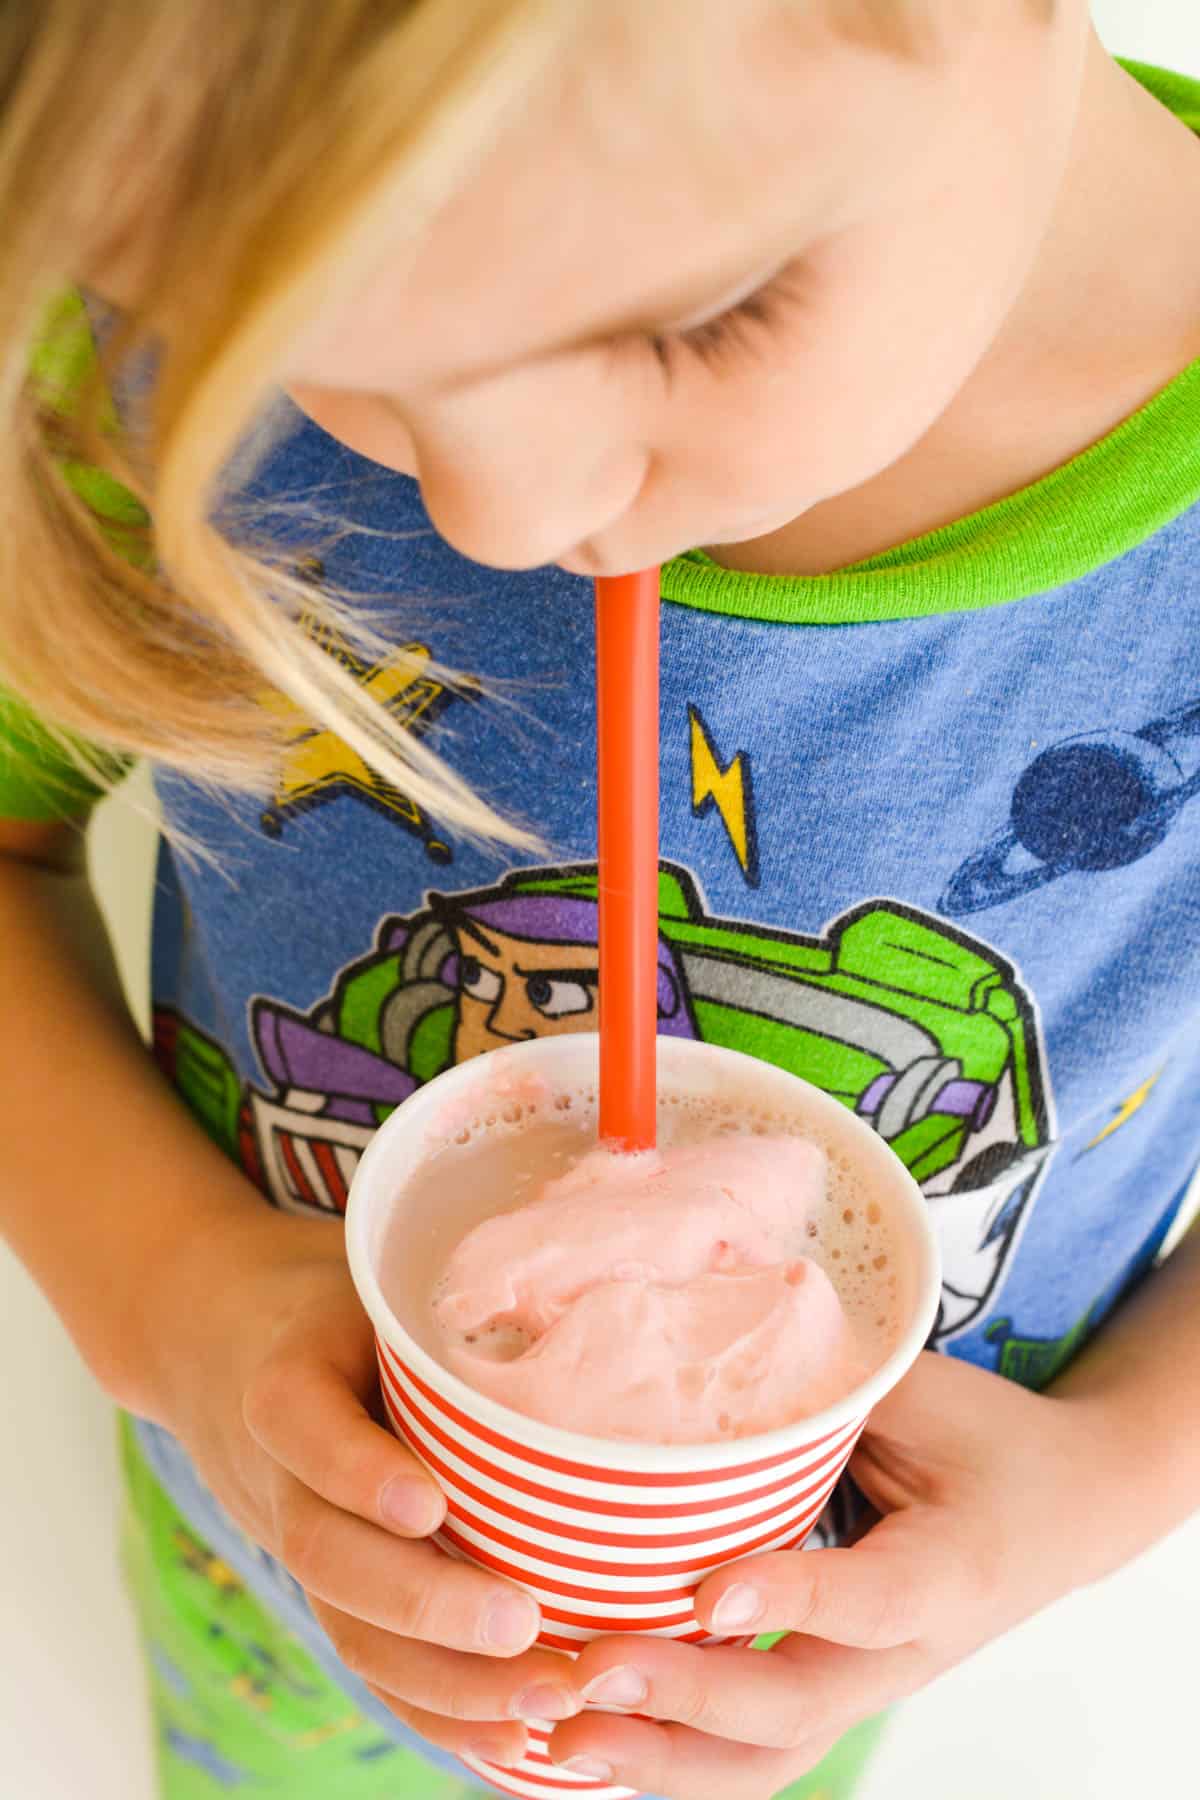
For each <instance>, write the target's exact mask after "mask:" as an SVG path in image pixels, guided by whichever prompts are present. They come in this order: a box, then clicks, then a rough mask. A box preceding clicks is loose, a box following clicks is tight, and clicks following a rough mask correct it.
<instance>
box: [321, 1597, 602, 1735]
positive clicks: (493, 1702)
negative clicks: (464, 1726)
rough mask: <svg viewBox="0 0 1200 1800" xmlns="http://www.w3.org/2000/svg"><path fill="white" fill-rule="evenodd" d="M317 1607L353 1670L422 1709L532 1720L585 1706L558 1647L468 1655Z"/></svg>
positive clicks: (461, 1715) (464, 1716)
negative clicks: (509, 1654)
mask: <svg viewBox="0 0 1200 1800" xmlns="http://www.w3.org/2000/svg"><path fill="white" fill-rule="evenodd" d="M312 1609H313V1612H314V1613H315V1615H316V1617H317V1619H318V1620H319V1621H320V1623H321V1625H322V1626H323V1628H324V1630H325V1632H326V1634H327V1636H328V1637H329V1639H330V1642H331V1643H332V1644H333V1647H334V1649H335V1650H336V1651H337V1653H338V1655H339V1656H340V1657H341V1659H342V1661H343V1662H344V1663H345V1664H346V1666H347V1668H349V1669H351V1670H352V1671H353V1672H354V1674H355V1675H358V1676H359V1677H360V1678H361V1679H362V1680H363V1681H365V1682H366V1684H367V1685H368V1687H371V1688H378V1689H380V1690H381V1691H382V1692H384V1693H386V1694H387V1695H388V1697H389V1698H390V1699H394V1700H402V1701H404V1702H405V1704H406V1705H408V1706H414V1707H419V1708H420V1709H421V1710H422V1711H423V1712H430V1713H437V1714H438V1715H439V1716H440V1717H442V1718H447V1719H465V1720H479V1719H482V1720H486V1721H489V1722H492V1723H494V1722H495V1721H497V1720H501V1719H521V1720H523V1721H525V1722H528V1721H530V1720H545V1719H551V1720H557V1719H570V1718H573V1717H574V1715H575V1714H576V1713H577V1712H579V1710H580V1709H581V1707H582V1705H583V1697H582V1695H581V1694H580V1693H579V1690H578V1688H577V1686H576V1684H575V1682H574V1679H573V1670H574V1664H573V1663H572V1662H571V1661H570V1660H569V1659H568V1658H567V1657H565V1656H559V1655H557V1654H556V1653H555V1652H554V1651H553V1650H536V1649H535V1650H530V1651H528V1652H526V1654H525V1655H524V1656H519V1657H514V1658H512V1659H511V1660H501V1659H498V1658H496V1657H490V1656H471V1655H464V1654H463V1653H461V1652H459V1651H456V1650H446V1649H443V1648H442V1647H441V1646H440V1645H438V1644H422V1643H418V1642H416V1641H415V1640H414V1639H412V1638H400V1637H396V1636H395V1635H394V1634H393V1633H392V1632H388V1631H380V1630H379V1629H378V1627H377V1626H374V1625H367V1624H364V1622H363V1621H362V1620H361V1619H355V1618H353V1617H351V1615H350V1614H349V1613H344V1612H340V1611H339V1610H338V1608H337V1607H335V1606H329V1605H328V1604H327V1603H326V1602H325V1601H323V1600H314V1601H313V1602H312Z"/></svg>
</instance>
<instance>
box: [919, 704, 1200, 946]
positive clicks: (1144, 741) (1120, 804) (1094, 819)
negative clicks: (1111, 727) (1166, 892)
mask: <svg viewBox="0 0 1200 1800" xmlns="http://www.w3.org/2000/svg"><path fill="white" fill-rule="evenodd" d="M1197 794H1200V703H1193V704H1190V705H1188V706H1185V707H1182V708H1180V709H1179V710H1178V711H1177V712H1173V713H1170V714H1168V715H1167V716H1166V717H1165V718H1162V719H1156V720H1153V721H1152V722H1151V723H1150V724H1149V725H1145V726H1143V727H1142V728H1141V729H1140V730H1138V731H1092V732H1085V733H1083V734H1082V735H1081V736H1079V737H1072V738H1065V739H1063V740H1062V741H1061V742H1060V743H1057V744H1052V745H1051V746H1050V748H1049V749H1046V750H1043V751H1042V753H1041V754H1040V756H1037V757H1035V759H1034V761H1033V762H1031V763H1030V764H1029V766H1028V768H1026V769H1025V770H1024V772H1023V773H1022V774H1021V776H1020V777H1019V779H1018V781H1017V784H1016V786H1015V788H1014V789H1013V797H1012V807H1011V811H1010V815H1009V821H1008V825H1007V827H1006V828H1005V829H1004V830H1003V831H1000V832H998V833H997V834H996V836H995V837H994V838H992V839H991V840H990V841H989V842H988V843H986V844H985V845H984V846H983V848H982V849H981V850H977V851H976V852H975V853H974V854H973V855H971V856H969V857H967V859H966V861H965V862H963V863H961V864H960V865H959V867H958V868H957V869H956V870H955V872H954V874H953V875H952V876H951V878H950V881H949V883H948V885H947V887H946V891H945V893H944V894H943V895H942V898H941V901H940V902H939V904H940V907H941V910H942V911H943V912H945V913H948V914H949V915H950V916H951V917H954V916H956V915H961V914H963V913H971V912H980V911H982V910H983V908H984V907H988V906H1000V905H1002V904H1003V903H1004V902H1005V901H1008V900H1015V899H1018V898H1019V897H1020V896H1021V895H1022V894H1028V893H1032V892H1033V890H1034V889H1036V888H1040V887H1044V886H1045V885H1046V883H1047V882H1050V881H1057V880H1058V878H1059V877H1060V876H1062V875H1069V874H1089V873H1099V872H1101V871H1104V870H1110V869H1120V868H1125V867H1126V866H1127V865H1128V864H1130V863H1134V862H1137V861H1139V859H1140V858H1141V857H1143V856H1148V855H1149V854H1150V852H1151V851H1152V850H1155V849H1157V847H1158V846H1159V844H1161V843H1162V842H1163V840H1164V838H1165V837H1166V836H1167V835H1168V833H1169V832H1170V830H1171V827H1172V826H1173V825H1174V823H1175V820H1176V818H1177V817H1178V815H1179V813H1180V812H1181V810H1182V809H1183V807H1184V806H1186V804H1187V802H1188V801H1189V800H1192V799H1194V798H1195V797H1196V795H1197Z"/></svg>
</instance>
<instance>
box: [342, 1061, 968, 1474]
mask: <svg viewBox="0 0 1200 1800" xmlns="http://www.w3.org/2000/svg"><path fill="white" fill-rule="evenodd" d="M694 1052H702V1053H703V1054H704V1055H705V1057H706V1059H708V1060H709V1061H712V1062H717V1063H724V1064H726V1065H727V1066H729V1067H730V1068H732V1069H735V1070H736V1071H737V1072H738V1073H740V1074H741V1075H742V1076H743V1078H745V1077H746V1076H750V1078H751V1079H753V1080H754V1081H755V1082H756V1083H759V1084H762V1083H763V1082H764V1081H765V1082H766V1083H767V1085H773V1086H775V1087H776V1088H777V1089H778V1088H783V1087H792V1086H799V1087H801V1088H803V1089H804V1091H805V1096H806V1099H805V1105H806V1106H807V1107H809V1108H810V1110H814V1111H816V1112H818V1113H820V1114H823V1115H824V1116H825V1117H827V1118H828V1119H830V1121H831V1123H832V1124H833V1125H834V1127H835V1128H836V1129H839V1130H842V1131H844V1132H846V1134H847V1135H849V1136H850V1137H853V1138H857V1139H858V1140H859V1141H860V1142H861V1143H864V1144H869V1145H870V1146H872V1148H871V1150H870V1152H869V1154H870V1155H871V1157H872V1158H873V1159H874V1160H876V1161H880V1160H882V1159H887V1160H888V1161H889V1162H890V1163H891V1164H892V1165H894V1166H893V1167H892V1168H891V1170H890V1171H889V1172H890V1174H891V1176H892V1178H893V1179H894V1181H895V1182H896V1185H897V1190H898V1192H899V1193H902V1194H903V1195H904V1205H905V1206H906V1207H907V1209H908V1214H909V1221H908V1222H909V1223H910V1224H912V1225H914V1226H915V1231H914V1234H913V1237H914V1245H915V1248H916V1252H917V1257H916V1260H917V1268H916V1273H915V1289H916V1293H915V1298H914V1303H913V1309H912V1316H911V1318H910V1320H909V1322H908V1325H907V1326H906V1327H905V1329H904V1330H903V1331H902V1332H901V1334H900V1337H899V1340H898V1341H897V1343H896V1345H895V1347H894V1348H893V1349H892V1350H891V1352H890V1353H889V1355H888V1356H887V1357H886V1358H885V1360H884V1361H883V1362H882V1363H881V1364H880V1365H879V1367H878V1368H877V1369H875V1370H874V1371H873V1372H872V1374H870V1375H869V1376H868V1377H867V1379H866V1380H865V1381H863V1382H860V1384H859V1385H858V1386H857V1387H855V1388H852V1389H851V1390H850V1391H849V1393H848V1394H845V1395H843V1397H842V1398H841V1399H840V1400H838V1401H835V1402H834V1403H833V1405H831V1406H827V1407H825V1408H823V1409H822V1410H821V1411H820V1412H817V1413H809V1414H807V1415H806V1416H805V1417H803V1418H801V1419H795V1420H793V1421H792V1422H791V1423H790V1424H787V1425H778V1426H775V1427H774V1428H773V1429H772V1430H771V1431H763V1432H756V1433H754V1434H752V1435H748V1436H745V1437H737V1438H728V1439H724V1438H723V1439H719V1440H716V1441H709V1442H702V1443H670V1444H660V1443H654V1442H649V1441H646V1440H644V1439H639V1438H617V1437H595V1436H591V1435H589V1434H587V1433H584V1432H578V1431H571V1430H569V1429H568V1428H566V1427H565V1426H560V1425H551V1424H549V1423H548V1422H547V1421H545V1420H543V1419H537V1418H534V1417H533V1416H532V1415H530V1414H529V1413H523V1412H518V1411H516V1410H515V1409H514V1408H512V1407H509V1406H505V1405H503V1403H502V1402H501V1401H499V1400H493V1399H492V1398H491V1396H490V1395H487V1394H481V1393H480V1392H479V1390H478V1389H477V1388H473V1387H472V1386H471V1385H470V1383H469V1382H467V1381H464V1380H463V1379H462V1378H461V1376H458V1375H456V1374H454V1372H453V1371H452V1370H450V1369H448V1368H446V1366H445V1365H444V1364H443V1363H440V1362H439V1361H438V1360H437V1358H436V1357H434V1356H432V1355H431V1354H430V1352H429V1351H427V1350H426V1349H425V1348H424V1347H423V1346H422V1345H421V1344H419V1343H418V1342H417V1340H416V1339H415V1338H414V1337H413V1336H412V1334H411V1333H410V1332H409V1331H408V1330H407V1328H406V1327H405V1326H404V1324H403V1323H402V1322H401V1320H400V1319H398V1318H397V1316H396V1314H395V1313H394V1312H393V1311H392V1309H391V1307H390V1306H389V1305H388V1303H387V1300H386V1299H385V1298H384V1295H383V1291H382V1289H381V1287H380V1285H379V1282H378V1280H377V1279H376V1275H375V1270H374V1268H373V1266H372V1259H371V1252H370V1248H369V1241H368V1240H369V1232H370V1224H371V1219H372V1216H373V1211H374V1206H373V1202H376V1196H377V1191H378V1188H379V1186H380V1184H381V1183H383V1182H385V1181H386V1180H387V1168H388V1164H389V1162H390V1161H391V1160H392V1159H393V1157H394V1154H395V1152H394V1145H395V1142H396V1140H397V1139H398V1138H400V1137H402V1136H404V1135H405V1134H407V1133H409V1132H411V1131H412V1130H413V1128H414V1126H415V1125H418V1123H419V1115H420V1114H421V1113H423V1112H424V1111H426V1110H427V1109H428V1108H429V1107H432V1106H434V1105H436V1104H443V1103H444V1102H445V1101H446V1100H447V1099H449V1098H451V1097H452V1096H453V1095H454V1094H456V1093H458V1092H459V1090H462V1089H469V1088H470V1087H471V1086H472V1085H473V1084H475V1083H477V1082H479V1081H480V1080H481V1079H482V1080H484V1081H486V1079H487V1070H488V1068H489V1066H490V1067H491V1068H492V1069H494V1068H495V1066H496V1062H495V1061H494V1060H493V1059H496V1060H499V1059H504V1062H505V1064H506V1066H508V1065H512V1064H519V1065H526V1064H533V1065H535V1066H536V1065H538V1064H541V1063H544V1062H548V1063H550V1064H551V1067H552V1068H554V1067H557V1069H558V1071H559V1073H560V1075H561V1073H562V1064H563V1062H564V1060H567V1061H575V1062H578V1061H582V1060H583V1059H584V1057H585V1056H589V1057H590V1060H591V1062H592V1064H593V1074H592V1076H591V1077H590V1078H591V1079H594V1069H595V1067H596V1066H598V1058H599V1037H598V1035H597V1033H595V1032H570V1033H567V1034H564V1035H563V1036H559V1037H544V1038H532V1039H529V1040H527V1041H526V1042H524V1043H520V1044H513V1045H511V1046H505V1047H504V1048H502V1049H498V1050H490V1051H485V1052H483V1053H482V1054H481V1055H479V1056H476V1057H473V1058H472V1059H471V1060H470V1061H469V1062H465V1063H459V1064H457V1065H455V1066H454V1067H452V1068H449V1069H445V1070H443V1071H442V1073H441V1074H440V1075H436V1076H434V1077H433V1078H432V1079H431V1080H430V1081H428V1082H426V1083H425V1084H424V1085H423V1086H421V1087H419V1088H417V1089H416V1090H415V1091H414V1092H413V1093H412V1094H410V1095H409V1096H408V1098H407V1099H406V1100H404V1101H402V1102H401V1104H400V1105H399V1106H398V1107H396V1109H395V1111H394V1112H392V1113H391V1114H390V1115H389V1116H388V1118H387V1119H385V1120H384V1122H383V1124H382V1125H381V1126H380V1127H379V1129H378V1130H377V1131H376V1133H375V1135H374V1136H373V1137H372V1139H371V1141H370V1142H369V1143H368V1145H367V1147H366V1149H365V1150H364V1151H363V1154H362V1156H361V1158H360V1160H359V1163H358V1167H357V1168H356V1170H355V1172H354V1177H353V1180H352V1182H351V1186H350V1194H349V1198H348V1201H347V1206H346V1252H347V1257H348V1260H349V1265H350V1274H351V1277H352V1279H353V1281H354V1285H355V1288H356V1290H357V1292H358V1296H359V1300H360V1301H361V1303H362V1305H363V1307H364V1309H365V1311H366V1313H367V1316H368V1318H369V1319H370V1321H371V1324H372V1326H373V1327H374V1329H375V1332H376V1334H377V1336H378V1337H379V1338H380V1339H381V1340H382V1342H383V1343H384V1345H385V1346H386V1347H387V1348H388V1349H389V1350H391V1351H392V1353H393V1354H394V1355H395V1356H397V1357H398V1358H399V1359H400V1360H402V1361H403V1362H404V1363H405V1364H406V1365H407V1367H408V1368H410V1369H411V1370H412V1371H413V1373H414V1374H415V1375H417V1376H418V1377H419V1378H420V1379H421V1380H422V1381H424V1382H426V1383H427V1384H428V1385H429V1386H430V1387H432V1388H433V1389H434V1390H435V1391H436V1392H437V1393H438V1394H439V1395H441V1397H442V1398H443V1399H445V1400H446V1401H447V1402H449V1403H450V1404H451V1405H452V1406H455V1407H457V1408H458V1409H459V1410H460V1411H462V1412H464V1413H466V1414H467V1416H468V1417H469V1418H470V1419H471V1420H472V1421H473V1422H474V1423H476V1424H478V1425H480V1426H482V1427H483V1428H485V1429H487V1430H491V1431H493V1432H496V1433H498V1434H499V1435H501V1436H503V1437H505V1438H507V1439H509V1440H511V1441H512V1442H513V1443H514V1444H515V1445H517V1446H520V1447H521V1448H525V1449H529V1450H533V1451H536V1452H538V1453H540V1454H542V1455H544V1456H548V1457H552V1458H557V1459H559V1460H561V1461H564V1462H572V1463H578V1464H584V1465H593V1466H595V1467H597V1468H601V1469H606V1468H611V1469H615V1470H621V1471H626V1470H627V1471H628V1472H629V1473H631V1474H633V1473H637V1474H641V1473H652V1474H653V1473H658V1474H662V1475H664V1476H669V1475H672V1474H695V1473H697V1472H706V1471H710V1470H711V1471H712V1473H713V1475H714V1476H715V1477H719V1475H720V1473H721V1471H722V1470H732V1469H735V1468H741V1467H743V1466H744V1465H746V1464H748V1463H757V1462H760V1461H761V1462H765V1461H770V1460H775V1459H778V1458H780V1457H783V1456H786V1455H787V1453H788V1452H789V1451H794V1452H796V1453H797V1454H798V1453H800V1452H801V1451H803V1450H805V1449H807V1448H811V1447H813V1446H814V1445H815V1444H816V1443H818V1442H819V1441H821V1440H822V1439H825V1438H828V1437H832V1436H834V1435H836V1433H837V1432H838V1431H839V1430H840V1429H842V1428H844V1427H846V1426H848V1425H850V1424H851V1423H854V1422H856V1421H858V1420H861V1419H865V1418H866V1416H867V1415H868V1413H869V1412H870V1411H871V1410H872V1408H873V1407H874V1406H876V1405H877V1404H878V1402H879V1401H880V1400H881V1399H882V1398H883V1396H884V1395H885V1394H887V1393H889V1392H890V1391H891V1390H892V1388H894V1387H895V1386H896V1385H897V1384H898V1383H899V1381H900V1380H901V1379H902V1378H903V1376H904V1375H905V1374H906V1373H907V1371H908V1370H909V1369H910V1368H911V1366H912V1365H913V1363H914V1362H915V1361H916V1359H917V1357H918V1356H919V1354H920V1352H921V1351H922V1350H923V1349H924V1347H925V1345H926V1343H927V1341H928V1338H929V1334H930V1332H931V1331H932V1329H933V1325H934V1321H935V1319H936V1317H937V1310H938V1307H939V1305H940V1302H941V1253H940V1247H939V1244H938V1240H937V1236H936V1233H935V1231H934V1227H933V1220H932V1217H931V1214H930V1210H929V1203H928V1201H927V1200H926V1199H925V1197H924V1195H923V1194H922V1192H921V1190H920V1188H919V1187H918V1186H917V1183H916V1182H915V1181H914V1180H913V1178H912V1176H911V1175H910V1174H909V1172H908V1170H907V1169H906V1168H905V1166H904V1164H903V1163H902V1162H901V1161H900V1159H899V1157H898V1156H896V1155H895V1153H894V1152H893V1151H892V1150H890V1149H889V1148H888V1146H887V1144H886V1143H885V1142H884V1140H883V1139H882V1138H881V1137H880V1136H879V1135H878V1133H877V1132H875V1131H873V1130H872V1129H871V1127H870V1126H869V1125H867V1124H866V1123H865V1122H864V1121H863V1120H862V1119H860V1118H858V1117H857V1115H856V1114H854V1113H853V1112H851V1111H850V1110H849V1108H847V1107H845V1106H843V1105H842V1103H841V1102H840V1101H838V1100H835V1099H833V1098H832V1096H831V1095H829V1094H826V1093H825V1092H824V1090H823V1089H821V1088H818V1087H814V1086H813V1084H812V1083H811V1082H808V1081H805V1080H804V1079H803V1077H802V1076H799V1075H793V1074H792V1073H791V1071H790V1070H788V1069H782V1068H780V1067H779V1065H778V1064H777V1063H770V1062H766V1061H764V1060H763V1059H761V1058H759V1057H754V1056H749V1055H747V1054H746V1052H745V1051H742V1050H733V1049H730V1048H728V1047H727V1046H725V1045H719V1044H703V1043H699V1042H695V1041H694V1040H691V1039H685V1038H667V1037H660V1038H659V1039H658V1059H659V1068H660V1072H661V1071H662V1064H663V1062H664V1060H667V1061H669V1060H670V1059H671V1058H672V1057H676V1056H684V1057H687V1056H690V1055H692V1054H693V1053H694ZM569 1081H570V1076H569V1075H568V1077H567V1082H569ZM379 1203H382V1202H379Z"/></svg>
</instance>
